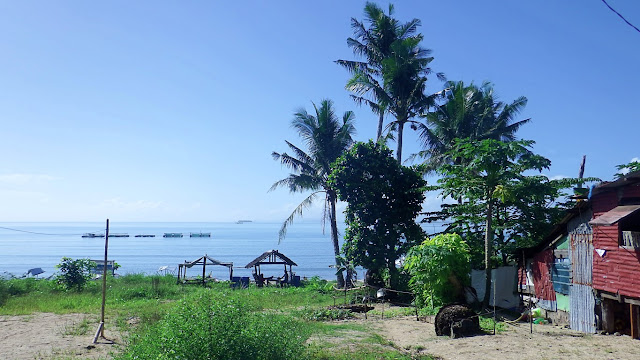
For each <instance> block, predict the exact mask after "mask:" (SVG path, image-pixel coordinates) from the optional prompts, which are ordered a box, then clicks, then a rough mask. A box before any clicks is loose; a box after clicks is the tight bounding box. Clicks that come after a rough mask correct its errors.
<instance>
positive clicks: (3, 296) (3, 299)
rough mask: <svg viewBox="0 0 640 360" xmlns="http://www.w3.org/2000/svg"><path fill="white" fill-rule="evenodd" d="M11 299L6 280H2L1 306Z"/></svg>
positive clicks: (0, 282)
mask: <svg viewBox="0 0 640 360" xmlns="http://www.w3.org/2000/svg"><path fill="white" fill-rule="evenodd" d="M8 298H9V287H8V286H7V281H6V280H0V306H2V305H4V304H5V303H6V302H7V299H8Z"/></svg>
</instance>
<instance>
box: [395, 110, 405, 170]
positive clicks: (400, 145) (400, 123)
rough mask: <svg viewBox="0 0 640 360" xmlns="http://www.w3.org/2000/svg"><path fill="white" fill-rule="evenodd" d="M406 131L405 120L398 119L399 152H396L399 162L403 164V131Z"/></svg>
mask: <svg viewBox="0 0 640 360" xmlns="http://www.w3.org/2000/svg"><path fill="white" fill-rule="evenodd" d="M403 129H404V120H403V121H400V119H398V151H397V152H396V158H397V159H398V162H399V163H400V164H402V130H403Z"/></svg>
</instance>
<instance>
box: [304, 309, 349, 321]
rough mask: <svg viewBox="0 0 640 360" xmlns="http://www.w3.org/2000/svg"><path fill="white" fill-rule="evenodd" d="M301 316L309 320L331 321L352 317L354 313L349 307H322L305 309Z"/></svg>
mask: <svg viewBox="0 0 640 360" xmlns="http://www.w3.org/2000/svg"><path fill="white" fill-rule="evenodd" d="M300 316H301V317H302V318H303V319H304V320H307V321H329V320H344V319H350V318H352V317H353V313H352V312H351V310H349V309H340V308H320V309H303V310H302V311H301V312H300Z"/></svg>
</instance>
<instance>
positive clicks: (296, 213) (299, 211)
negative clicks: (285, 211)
mask: <svg viewBox="0 0 640 360" xmlns="http://www.w3.org/2000/svg"><path fill="white" fill-rule="evenodd" d="M321 192H322V191H316V192H314V193H312V194H311V195H309V196H307V197H306V198H305V199H304V200H302V202H301V203H300V204H299V205H298V206H296V208H295V209H293V212H292V213H291V215H289V217H288V218H287V219H286V220H285V221H284V222H283V223H282V226H281V227H280V231H278V244H280V242H281V241H282V240H283V239H284V238H285V237H286V236H287V228H288V226H289V225H291V224H293V220H294V219H295V218H296V216H302V213H303V212H304V210H305V209H307V208H309V207H310V206H311V205H312V204H313V201H314V200H315V198H316V197H317V196H318V194H319V193H321Z"/></svg>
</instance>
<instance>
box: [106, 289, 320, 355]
mask: <svg viewBox="0 0 640 360" xmlns="http://www.w3.org/2000/svg"><path fill="white" fill-rule="evenodd" d="M254 310H255V309H254V308H252V307H251V306H249V305H247V304H246V303H244V302H243V301H240V300H238V299H233V298H227V297H225V296H220V294H215V296H214V294H212V293H211V292H203V293H200V294H198V295H197V296H193V297H190V298H188V299H185V300H182V301H180V302H179V304H178V305H177V306H175V307H173V309H172V310H171V311H170V312H169V313H168V314H167V315H166V317H165V318H164V319H162V320H161V321H159V322H158V323H156V324H155V325H153V326H151V327H150V328H149V329H147V331H145V332H144V333H142V334H137V335H134V336H133V338H132V339H131V345H130V346H129V347H128V348H127V349H126V350H125V352H123V354H121V355H120V356H118V357H117V358H118V359H299V358H301V357H302V355H303V352H304V350H305V347H304V342H305V341H306V340H307V337H308V333H307V331H306V328H305V327H304V326H302V324H300V323H298V322H297V321H295V320H294V319H293V318H291V317H290V316H283V315H273V314H265V313H260V312H255V311H254Z"/></svg>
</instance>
